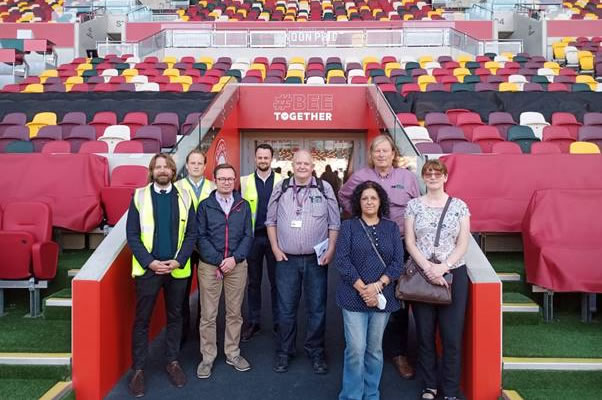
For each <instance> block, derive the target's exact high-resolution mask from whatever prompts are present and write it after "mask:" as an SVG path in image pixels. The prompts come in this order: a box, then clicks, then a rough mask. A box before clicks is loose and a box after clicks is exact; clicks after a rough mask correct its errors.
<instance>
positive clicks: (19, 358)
mask: <svg viewBox="0 0 602 400" xmlns="http://www.w3.org/2000/svg"><path fill="white" fill-rule="evenodd" d="M0 364H5V365H71V353H0Z"/></svg>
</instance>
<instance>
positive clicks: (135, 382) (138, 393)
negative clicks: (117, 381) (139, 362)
mask: <svg viewBox="0 0 602 400" xmlns="http://www.w3.org/2000/svg"><path fill="white" fill-rule="evenodd" d="M128 387H129V388H130V392H132V395H133V396H134V397H142V396H144V371H143V370H141V369H137V370H135V371H134V375H133V376H132V379H130V383H129V385H128Z"/></svg>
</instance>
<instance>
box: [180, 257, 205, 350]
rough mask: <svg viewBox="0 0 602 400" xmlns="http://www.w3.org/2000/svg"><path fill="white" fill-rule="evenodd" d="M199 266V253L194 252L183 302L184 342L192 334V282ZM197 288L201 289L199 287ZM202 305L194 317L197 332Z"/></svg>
mask: <svg viewBox="0 0 602 400" xmlns="http://www.w3.org/2000/svg"><path fill="white" fill-rule="evenodd" d="M198 265H199V252H198V251H196V250H195V251H193V252H192V255H191V256H190V267H191V269H192V271H191V273H190V276H189V277H188V278H187V279H186V294H185V295H184V299H183V301H182V341H184V340H186V338H187V337H188V333H190V320H191V317H190V289H191V288H192V280H193V279H196V278H195V277H196V276H197V274H196V273H195V271H194V267H196V266H198ZM197 287H199V288H200V286H199V285H197ZM200 315H201V310H200V305H199V310H198V312H197V314H196V315H195V317H194V327H195V328H194V330H195V332H196V331H197V329H198V327H199V322H200Z"/></svg>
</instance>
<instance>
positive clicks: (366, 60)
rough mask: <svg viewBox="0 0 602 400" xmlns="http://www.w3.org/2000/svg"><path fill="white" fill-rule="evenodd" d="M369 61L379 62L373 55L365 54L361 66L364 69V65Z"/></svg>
mask: <svg viewBox="0 0 602 400" xmlns="http://www.w3.org/2000/svg"><path fill="white" fill-rule="evenodd" d="M369 63H376V64H380V60H379V59H378V58H376V57H374V56H366V57H364V58H363V59H362V68H364V70H365V69H366V65H368V64H369Z"/></svg>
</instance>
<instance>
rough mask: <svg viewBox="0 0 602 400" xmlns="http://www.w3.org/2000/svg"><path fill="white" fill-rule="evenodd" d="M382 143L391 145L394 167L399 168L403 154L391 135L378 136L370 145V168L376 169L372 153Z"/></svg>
mask: <svg viewBox="0 0 602 400" xmlns="http://www.w3.org/2000/svg"><path fill="white" fill-rule="evenodd" d="M382 142H388V143H389V144H390V145H391V148H392V149H393V167H399V162H400V159H401V153H400V152H399V149H398V148H397V145H396V144H395V141H393V138H392V137H391V136H389V135H378V136H377V137H375V138H374V139H372V142H371V143H370V151H369V152H368V166H369V167H370V168H374V160H373V159H372V151H373V150H374V148H375V147H376V146H377V145H379V144H381V143H382Z"/></svg>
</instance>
